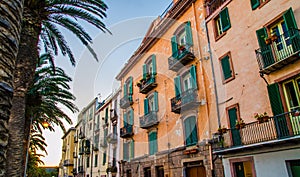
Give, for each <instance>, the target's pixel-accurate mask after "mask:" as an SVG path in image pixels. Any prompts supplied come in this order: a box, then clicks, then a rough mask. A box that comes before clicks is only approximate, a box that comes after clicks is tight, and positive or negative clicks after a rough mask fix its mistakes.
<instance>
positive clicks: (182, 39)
mask: <svg viewBox="0 0 300 177" xmlns="http://www.w3.org/2000/svg"><path fill="white" fill-rule="evenodd" d="M178 44H179V45H185V44H186V32H185V31H182V32H181V33H180V34H179V35H178Z"/></svg>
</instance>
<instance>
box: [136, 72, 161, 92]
mask: <svg viewBox="0 0 300 177" xmlns="http://www.w3.org/2000/svg"><path fill="white" fill-rule="evenodd" d="M137 85H138V87H139V88H140V93H143V94H147V93H148V92H149V91H150V90H152V89H154V88H155V87H156V86H157V83H156V81H155V75H150V76H149V77H146V79H142V80H141V82H140V83H138V84H137Z"/></svg>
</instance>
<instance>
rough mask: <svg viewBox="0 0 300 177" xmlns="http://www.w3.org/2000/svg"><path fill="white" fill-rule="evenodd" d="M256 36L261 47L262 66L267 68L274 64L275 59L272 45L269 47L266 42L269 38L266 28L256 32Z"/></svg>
mask: <svg viewBox="0 0 300 177" xmlns="http://www.w3.org/2000/svg"><path fill="white" fill-rule="evenodd" d="M256 36H257V39H258V44H259V46H260V52H261V55H262V60H263V61H262V65H263V67H267V66H269V65H271V64H273V63H274V57H273V53H272V49H271V46H270V45H267V44H266V42H265V40H266V38H267V37H268V33H267V30H266V28H261V29H259V30H257V31H256Z"/></svg>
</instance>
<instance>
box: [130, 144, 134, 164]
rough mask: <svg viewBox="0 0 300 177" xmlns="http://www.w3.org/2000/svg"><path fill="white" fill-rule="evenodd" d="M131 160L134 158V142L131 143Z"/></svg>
mask: <svg viewBox="0 0 300 177" xmlns="http://www.w3.org/2000/svg"><path fill="white" fill-rule="evenodd" d="M130 158H131V159H132V158H134V141H133V140H131V141H130Z"/></svg>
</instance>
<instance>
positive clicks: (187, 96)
mask: <svg viewBox="0 0 300 177" xmlns="http://www.w3.org/2000/svg"><path fill="white" fill-rule="evenodd" d="M197 91H198V90H197V89H189V90H187V91H185V92H182V93H181V95H179V96H177V97H174V98H172V99H171V109H172V112H174V113H177V114H180V112H182V111H185V110H190V109H192V108H195V107H197V106H199V105H200V102H199V101H198V93H197Z"/></svg>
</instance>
